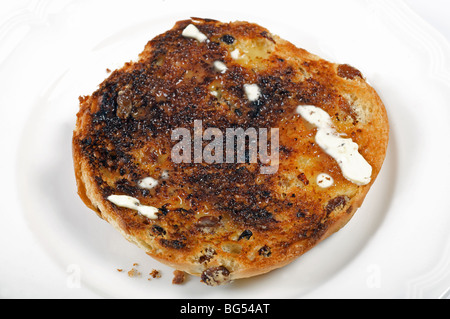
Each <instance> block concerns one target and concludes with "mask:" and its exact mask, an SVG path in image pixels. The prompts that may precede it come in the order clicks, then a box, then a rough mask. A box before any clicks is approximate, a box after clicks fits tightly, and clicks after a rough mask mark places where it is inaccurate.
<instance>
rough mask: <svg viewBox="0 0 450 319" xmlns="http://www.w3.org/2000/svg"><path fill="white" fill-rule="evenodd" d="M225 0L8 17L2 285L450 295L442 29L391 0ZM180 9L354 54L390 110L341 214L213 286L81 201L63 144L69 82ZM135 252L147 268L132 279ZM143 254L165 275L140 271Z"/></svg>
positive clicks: (72, 4)
mask: <svg viewBox="0 0 450 319" xmlns="http://www.w3.org/2000/svg"><path fill="white" fill-rule="evenodd" d="M15 3H17V2H15ZM222 3H223V2H218V3H217V4H216V6H217V7H214V6H213V5H212V2H210V1H196V0H192V1H175V0H166V1H164V0H163V1H152V2H149V1H140V0H131V1H127V2H126V4H125V2H123V1H121V2H113V1H100V0H98V1H70V0H63V1H61V0H58V1H51V0H48V1H24V2H19V4H16V6H17V9H16V10H15V11H14V10H13V11H12V12H13V13H12V14H10V15H9V16H6V17H3V20H4V21H5V22H4V23H3V24H1V25H0V43H2V45H1V46H0V87H2V89H3V91H2V95H1V96H0V105H1V108H2V114H3V115H2V118H1V128H0V129H1V132H0V133H1V134H2V135H1V139H2V149H3V151H5V152H8V153H7V155H8V156H5V155H2V158H1V163H0V164H1V166H0V167H2V168H3V169H4V171H3V172H2V177H3V178H4V181H5V182H4V183H3V185H2V186H1V194H2V202H3V205H2V214H1V225H0V234H1V235H0V236H1V243H0V248H1V253H2V256H3V257H2V258H4V259H2V263H1V265H0V297H13V298H16V297H48V298H54V297H89V298H95V297H100V298H102V297H112V298H228V299H229V298H336V297H337V298H438V297H448V288H449V287H450V235H449V231H448V229H449V226H450V204H449V202H447V198H448V195H449V194H450V192H449V191H450V187H449V185H450V184H449V182H448V181H449V180H450V170H449V167H450V165H449V164H450V160H449V158H450V151H449V148H448V144H449V138H450V126H449V125H448V121H449V119H450V107H449V105H450V72H449V70H450V59H449V57H450V46H449V44H448V43H447V42H446V41H445V40H444V39H443V37H442V36H440V35H439V34H438V33H437V32H436V31H434V30H433V29H432V28H430V27H429V26H428V25H427V24H426V23H424V22H423V21H422V20H421V19H420V18H418V17H417V16H416V15H415V14H414V13H412V11H410V10H409V8H408V7H407V6H405V5H404V4H403V3H402V2H401V1H392V0H375V1H361V0H345V1H331V0H320V1H277V2H276V3H277V4H276V5H274V4H273V1H235V0H230V1H227V2H226V5H223V7H221V6H222ZM189 17H208V18H213V19H218V20H222V21H232V20H247V21H251V22H256V23H259V24H261V25H263V26H265V27H267V28H268V29H269V30H271V31H272V32H273V33H276V34H278V35H280V36H281V37H283V38H285V39H287V40H290V41H291V42H293V43H294V44H296V45H298V46H300V47H303V48H305V49H307V50H309V51H311V52H313V53H316V54H318V55H320V56H322V57H324V58H326V59H329V60H331V61H334V62H339V63H350V64H352V65H354V66H355V67H357V68H359V69H360V70H361V71H362V72H363V73H364V75H365V76H366V77H367V79H368V81H369V82H370V83H371V84H372V85H373V86H374V87H375V88H376V90H377V91H378V92H379V94H380V96H381V97H382V99H383V101H384V102H385V104H386V107H387V110H388V114H389V119H390V124H391V142H390V145H389V150H388V155H387V159H386V162H385V165H384V167H383V169H382V172H381V174H380V176H379V178H378V180H377V182H376V183H375V185H374V186H373V188H372V190H371V191H370V193H369V195H368V197H367V199H366V201H365V202H364V205H363V207H362V208H361V209H360V210H359V211H358V212H357V214H356V215H355V217H354V219H352V221H351V222H350V223H349V224H348V225H347V227H345V228H344V229H343V230H341V231H340V232H339V233H337V234H335V235H333V236H332V237H330V238H329V239H328V240H326V241H324V242H323V243H322V244H320V245H319V246H317V247H316V248H315V249H313V250H312V251H310V252H308V253H307V254H305V255H304V256H302V257H301V258H299V259H298V260H297V261H295V262H294V263H292V264H291V265H289V266H287V267H285V268H283V269H280V270H277V271H274V272H272V273H270V274H268V275H264V276H260V277H257V278H253V279H247V280H241V281H237V282H234V283H233V284H231V285H228V286H225V287H218V288H211V287H207V286H205V285H203V284H201V283H200V282H199V280H198V278H195V277H191V278H190V280H189V281H188V282H187V283H186V284H185V285H183V286H173V285H172V284H171V280H172V270H171V269H170V268H168V267H166V266H163V265H161V264H159V263H158V262H156V261H153V260H152V259H151V258H149V257H147V256H146V255H145V254H144V253H143V252H142V251H141V250H139V249H138V248H136V247H135V246H134V245H132V244H130V243H128V242H126V241H125V240H124V239H123V238H122V237H121V235H120V234H118V233H117V232H116V231H115V230H113V229H112V227H111V226H109V225H108V224H107V223H106V222H104V221H102V220H100V219H99V218H97V217H96V215H95V214H94V213H93V212H91V211H90V210H88V209H87V208H86V207H85V206H84V205H83V204H82V203H81V201H80V199H79V198H78V196H77V194H76V187H75V179H74V175H73V168H72V159H71V136H72V130H73V128H74V123H75V115H76V113H77V109H78V96H80V95H88V94H90V93H91V92H93V91H94V90H95V89H96V86H97V85H98V84H99V83H100V82H101V81H102V80H103V79H104V78H105V77H106V76H107V74H106V72H105V70H106V69H107V68H110V69H114V68H116V67H120V66H121V65H122V64H123V63H124V62H126V61H130V60H133V59H136V57H137V55H138V53H139V52H140V51H141V50H142V49H143V48H144V46H145V44H146V43H147V41H148V40H150V39H151V38H153V37H154V36H156V35H158V34H160V33H162V32H164V31H166V30H168V29H170V28H171V27H172V26H173V24H174V23H175V22H176V21H177V20H180V19H186V18H189ZM373 138H376V136H374V137H373ZM11 154H12V155H11ZM134 263H138V264H139V266H138V267H137V268H138V270H139V271H140V272H142V276H141V277H138V278H129V277H128V276H127V274H126V271H128V270H129V269H131V268H132V267H133V264H134ZM118 268H122V269H124V270H125V272H123V273H120V272H118V271H117V269H118ZM152 269H159V270H161V271H162V278H160V279H152V280H151V281H148V280H147V279H148V277H149V276H148V275H147V274H148V273H149V272H150V271H151V270H152Z"/></svg>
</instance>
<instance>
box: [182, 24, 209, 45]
mask: <svg viewBox="0 0 450 319" xmlns="http://www.w3.org/2000/svg"><path fill="white" fill-rule="evenodd" d="M181 35H182V36H183V37H185V38H192V39H195V40H197V41H198V42H204V41H206V40H207V39H208V37H207V36H206V35H205V34H203V33H201V32H200V30H199V29H197V27H196V26H195V25H193V24H190V25H188V26H187V27H186V28H185V29H184V30H183V33H181Z"/></svg>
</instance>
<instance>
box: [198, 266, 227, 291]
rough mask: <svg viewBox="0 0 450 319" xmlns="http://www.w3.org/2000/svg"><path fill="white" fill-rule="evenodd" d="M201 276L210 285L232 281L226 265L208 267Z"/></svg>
mask: <svg viewBox="0 0 450 319" xmlns="http://www.w3.org/2000/svg"><path fill="white" fill-rule="evenodd" d="M201 278H202V282H204V283H205V284H207V285H208V286H219V285H223V284H225V283H228V282H229V281H230V272H229V270H228V269H226V268H225V267H224V266H220V267H213V268H208V269H206V270H205V271H204V272H203V273H202V276H201Z"/></svg>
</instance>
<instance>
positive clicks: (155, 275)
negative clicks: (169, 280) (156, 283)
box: [149, 269, 161, 278]
mask: <svg viewBox="0 0 450 319" xmlns="http://www.w3.org/2000/svg"><path fill="white" fill-rule="evenodd" d="M149 275H150V276H152V278H161V272H160V271H159V270H156V269H153V270H152V272H151V273H149Z"/></svg>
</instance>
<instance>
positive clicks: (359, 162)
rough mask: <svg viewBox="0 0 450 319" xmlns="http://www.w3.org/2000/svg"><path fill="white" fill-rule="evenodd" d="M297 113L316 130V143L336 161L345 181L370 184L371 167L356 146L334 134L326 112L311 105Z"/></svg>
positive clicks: (302, 107)
mask: <svg viewBox="0 0 450 319" xmlns="http://www.w3.org/2000/svg"><path fill="white" fill-rule="evenodd" d="M297 113H298V114H300V115H301V116H302V117H303V118H304V119H305V120H306V121H308V122H309V123H311V124H313V125H314V126H316V127H317V128H318V131H317V134H316V137H315V139H316V143H317V144H318V145H319V146H320V147H321V148H322V149H323V150H324V151H325V152H326V153H327V154H328V155H330V156H331V157H333V158H334V159H335V160H336V162H337V163H338V165H339V167H340V168H341V171H342V175H343V176H344V177H345V178H346V179H347V180H349V181H351V182H352V183H354V184H356V185H367V184H369V183H370V181H371V176H372V166H370V164H369V163H367V161H366V160H365V159H364V157H363V156H362V155H361V154H360V153H359V152H358V148H359V146H358V144H356V143H354V142H353V141H352V139H349V138H343V137H341V135H340V134H339V133H338V132H336V130H335V129H334V128H333V123H332V121H331V117H330V115H329V114H328V113H327V112H325V111H324V110H322V109H321V108H318V107H316V106H313V105H300V106H299V107H298V108H297Z"/></svg>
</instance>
